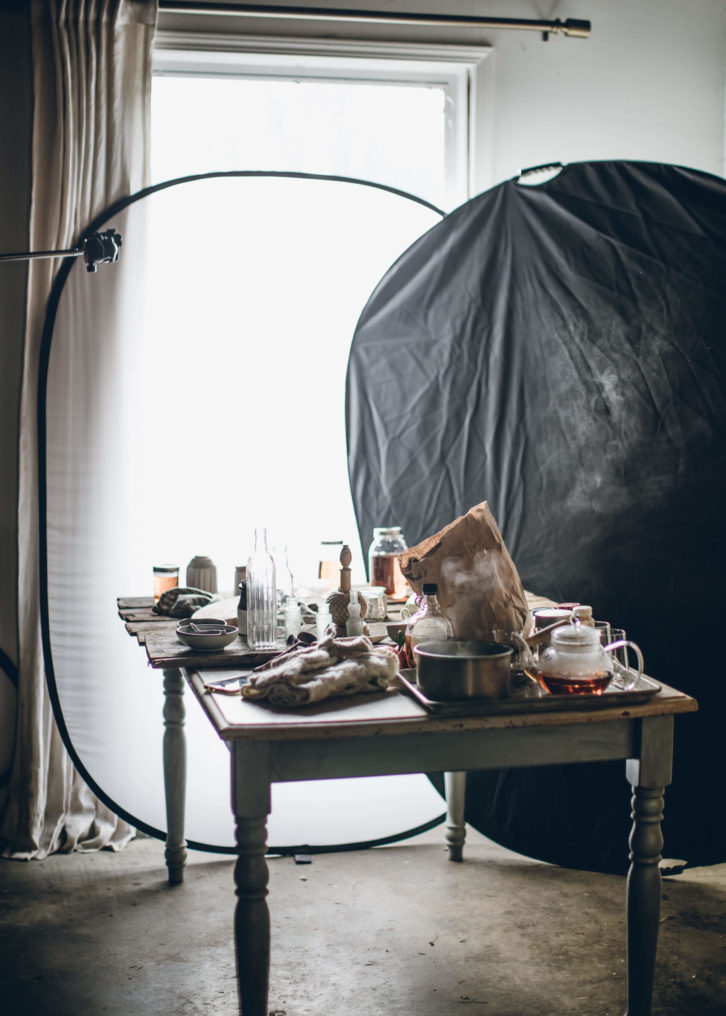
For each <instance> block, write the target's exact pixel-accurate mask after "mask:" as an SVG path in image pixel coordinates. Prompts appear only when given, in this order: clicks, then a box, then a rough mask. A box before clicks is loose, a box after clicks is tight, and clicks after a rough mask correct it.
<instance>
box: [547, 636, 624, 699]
mask: <svg viewBox="0 0 726 1016" xmlns="http://www.w3.org/2000/svg"><path fill="white" fill-rule="evenodd" d="M623 644H624V643H622V642H613V643H611V644H610V645H608V646H602V645H601V644H600V633H599V631H598V630H597V629H596V628H591V627H590V626H589V625H586V624H581V623H580V622H579V621H578V620H577V619H575V620H574V621H573V623H572V624H567V625H562V626H561V627H560V628H555V629H554V631H553V632H552V642H551V644H550V646H549V647H548V648H547V649H545V650H543V651H542V653H540V657H539V660H538V663H537V679H538V681H539V682H540V684H542V685H543V686H544V687H545V688H546V689H547V691H549V692H550V693H551V694H553V695H602V693H603V692H604V691H605V689H606V688H607V686H608V685H609V684H610V682H611V681H612V679H613V676H614V674H615V671H616V666H617V664H616V662H615V660H614V658H613V657H612V656H611V655H610V654H611V652H612V651H613V650H615V649H617V648H619V647H620V646H621V645H623ZM627 644H628V645H629V646H631V647H632V649H633V650H634V652H635V653H636V656H637V657H638V666H639V673H642V672H643V657H642V654H641V652H640V649H638V647H637V646H636V645H635V643H633V642H629V643H627ZM628 673H630V672H628ZM638 676H639V675H638ZM635 680H637V677H636V676H634V675H633V676H632V677H631V678H629V679H628V682H627V683H625V684H623V685H622V687H623V689H624V690H627V688H628V687H632V685H633V684H634V683H635Z"/></svg>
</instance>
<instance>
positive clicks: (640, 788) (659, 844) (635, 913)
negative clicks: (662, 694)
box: [626, 716, 673, 1016]
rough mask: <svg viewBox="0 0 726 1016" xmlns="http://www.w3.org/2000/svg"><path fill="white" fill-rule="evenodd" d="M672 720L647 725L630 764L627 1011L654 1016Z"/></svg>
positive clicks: (651, 721) (666, 718) (645, 722)
mask: <svg viewBox="0 0 726 1016" xmlns="http://www.w3.org/2000/svg"><path fill="white" fill-rule="evenodd" d="M672 757H673V717H672V716H654V717H650V718H648V719H644V720H643V721H642V732H641V750H640V758H638V759H630V760H628V762H627V763H626V766H627V775H628V780H629V781H630V783H631V784H632V787H633V810H632V817H633V828H632V832H631V834H630V840H629V844H630V870H629V872H628V879H627V890H626V893H627V905H626V916H627V950H628V1008H627V1010H626V1016H650V1013H651V1008H652V999H653V975H654V971H655V957H656V951H657V946H658V926H659V920H660V890H661V879H660V868H659V867H658V865H659V863H660V859H661V854H662V850H663V835H662V833H661V821H662V820H663V794H664V791H665V788H666V786H667V785H668V784H669V783H670V782H671V768H672Z"/></svg>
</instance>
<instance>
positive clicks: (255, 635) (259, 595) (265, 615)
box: [247, 529, 277, 649]
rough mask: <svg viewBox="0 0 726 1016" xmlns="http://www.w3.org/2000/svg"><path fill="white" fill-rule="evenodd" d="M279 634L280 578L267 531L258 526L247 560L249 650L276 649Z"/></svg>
mask: <svg viewBox="0 0 726 1016" xmlns="http://www.w3.org/2000/svg"><path fill="white" fill-rule="evenodd" d="M276 635H277V578H276V574H275V561H274V558H273V557H272V554H271V553H270V551H269V549H268V546H267V530H266V529H263V530H261V531H260V530H257V529H255V545H254V549H253V551H252V554H251V555H250V558H249V560H248V562H247V643H248V645H249V647H250V649H274V648H275V646H276Z"/></svg>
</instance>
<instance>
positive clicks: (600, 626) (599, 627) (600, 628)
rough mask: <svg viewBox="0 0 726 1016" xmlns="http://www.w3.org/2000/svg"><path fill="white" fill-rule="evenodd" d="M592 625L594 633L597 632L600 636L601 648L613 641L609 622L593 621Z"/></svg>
mask: <svg viewBox="0 0 726 1016" xmlns="http://www.w3.org/2000/svg"><path fill="white" fill-rule="evenodd" d="M594 624H595V631H597V632H598V634H599V635H600V645H601V646H607V645H609V644H610V643H611V642H613V641H614V640H613V638H612V637H611V631H612V629H611V628H610V622H609V621H595V622H594Z"/></svg>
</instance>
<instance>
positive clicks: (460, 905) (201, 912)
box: [0, 827, 726, 1016]
mask: <svg viewBox="0 0 726 1016" xmlns="http://www.w3.org/2000/svg"><path fill="white" fill-rule="evenodd" d="M442 843H443V828H442V827H439V828H437V829H434V830H431V831H430V832H428V833H425V834H424V835H423V836H420V837H418V838H417V839H415V840H409V841H407V842H405V843H403V844H399V845H396V846H391V847H385V848H377V849H375V850H368V851H361V852H355V853H352V852H351V853H338V854H325V855H317V856H314V857H313V860H312V864H308V865H296V864H295V862H294V861H293V859H292V858H271V859H270V862H269V867H270V909H271V915H272V943H273V946H272V971H271V992H270V1011H271V1012H272V1013H274V1014H275V1016H283V1014H284V1016H331V1014H333V1013H335V1014H346V1016H392V1014H406V1016H455V1014H456V1016H461V1014H462V1012H466V1011H467V1007H469V1006H470V1007H471V1011H472V1012H475V1013H482V1014H485V1013H486V1014H487V1016H550V1014H552V1016H555V1014H557V1016H616V1014H617V1016H620V1014H622V1013H623V1011H624V1007H625V968H624V915H623V909H624V908H623V900H624V889H625V884H624V879H622V878H620V877H618V876H611V875H593V874H586V873H582V872H576V871H570V870H566V869H563V868H557V867H552V866H550V865H546V864H540V863H538V862H535V861H531V860H528V859H526V858H523V857H521V856H519V855H517V854H513V853H510V852H509V851H506V850H504V849H502V848H500V847H498V846H496V845H494V844H492V843H490V842H489V841H488V840H486V839H484V837H482V836H480V835H479V834H478V833H476V832H473V831H471V830H470V831H469V840H468V843H467V848H466V861H465V863H463V864H452V863H450V862H449V861H448V860H447V857H446V854H445V851H444V848H443V846H442ZM233 907H234V895H233V882H232V860H231V859H230V858H228V857H223V856H220V855H212V854H199V853H192V854H190V863H189V867H188V870H187V877H186V881H185V883H184V885H183V886H179V887H175V888H173V889H170V888H168V886H167V885H166V877H165V869H164V861H163V846H162V844H161V843H159V842H157V841H156V840H152V839H147V838H139V839H137V840H135V841H133V842H132V843H131V844H130V845H129V846H128V847H127V849H126V850H124V851H122V852H121V853H119V854H114V853H110V852H102V853H96V854H72V855H67V856H64V855H55V856H53V857H50V858H48V859H47V860H45V861H41V862H36V861H34V862H30V863H21V862H13V861H1V862H0V1013H2V1016H15V1014H23V1016H45V1014H53V1016H81V1014H83V1016H87V1014H89V1013H92V1014H94V1016H118V1014H126V1013H130V1012H136V1013H140V1014H144V1016H157V1014H158V1016H192V1014H194V1016H196V1014H204V1016H231V1014H234V1013H236V1012H237V1008H236V1006H237V1001H236V985H235V969H234V954H233V948H232V913H233ZM725 946H726V865H721V866H717V867H712V868H701V869H694V870H692V871H688V870H686V872H684V873H683V874H681V875H678V876H673V877H669V878H666V879H665V880H664V884H663V907H662V913H661V935H660V947H659V955H658V966H657V971H656V990H655V1004H654V1016H666V1014H668V1016H725V1014H726V949H725V948H724V947H725Z"/></svg>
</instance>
